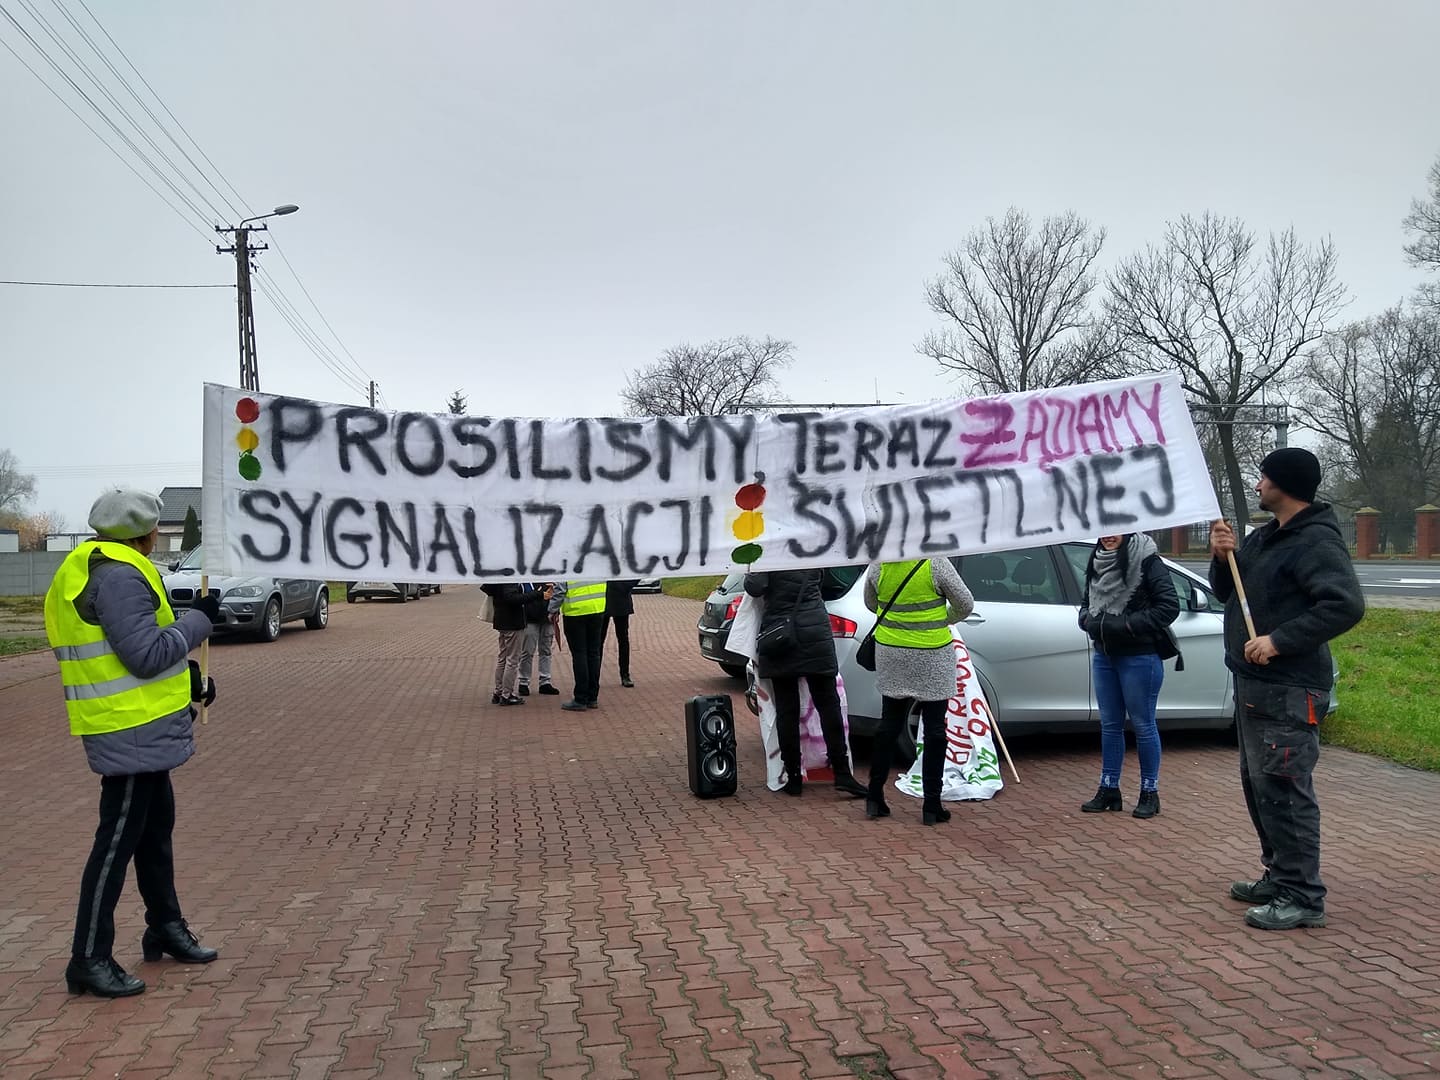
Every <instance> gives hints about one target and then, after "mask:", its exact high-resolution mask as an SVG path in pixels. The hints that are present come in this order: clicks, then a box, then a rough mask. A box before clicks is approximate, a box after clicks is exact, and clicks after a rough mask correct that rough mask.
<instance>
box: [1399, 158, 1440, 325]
mask: <svg viewBox="0 0 1440 1080" xmlns="http://www.w3.org/2000/svg"><path fill="white" fill-rule="evenodd" d="M1428 180H1429V183H1430V192H1429V194H1428V195H1426V196H1425V198H1423V199H1415V200H1414V201H1412V202H1411V203H1410V213H1409V214H1407V215H1406V216H1405V228H1406V229H1407V230H1409V232H1410V233H1411V234H1412V235H1413V236H1414V239H1413V240H1411V242H1410V243H1408V244H1406V245H1405V254H1406V255H1408V256H1409V257H1410V262H1411V264H1412V265H1414V266H1418V267H1421V268H1422V269H1425V270H1429V271H1431V272H1432V273H1436V274H1440V158H1436V159H1435V164H1433V165H1431V166H1430V174H1429V177H1428ZM1420 291H1421V295H1422V296H1423V297H1425V298H1426V299H1428V300H1429V302H1430V303H1432V304H1435V305H1436V306H1440V280H1436V281H1430V282H1427V283H1426V284H1425V285H1424V286H1422V287H1421V290H1420Z"/></svg>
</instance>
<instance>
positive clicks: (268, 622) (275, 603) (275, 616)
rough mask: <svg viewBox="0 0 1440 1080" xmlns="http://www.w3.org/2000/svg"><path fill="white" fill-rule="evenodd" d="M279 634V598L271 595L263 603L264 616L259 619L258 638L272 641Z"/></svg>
mask: <svg viewBox="0 0 1440 1080" xmlns="http://www.w3.org/2000/svg"><path fill="white" fill-rule="evenodd" d="M279 636H280V598H279V597H278V596H272V597H271V598H270V602H269V603H268V604H266V605H265V617H264V618H263V619H261V620H260V640H261V641H274V640H275V639H276V638H278V637H279Z"/></svg>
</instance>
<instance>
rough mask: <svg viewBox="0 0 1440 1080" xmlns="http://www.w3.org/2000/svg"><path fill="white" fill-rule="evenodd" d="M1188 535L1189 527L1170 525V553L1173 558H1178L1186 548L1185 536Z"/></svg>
mask: <svg viewBox="0 0 1440 1080" xmlns="http://www.w3.org/2000/svg"><path fill="white" fill-rule="evenodd" d="M1189 535H1190V529H1189V527H1187V526H1185V525H1172V526H1171V527H1170V554H1171V556H1172V557H1173V558H1176V559H1178V558H1180V557H1181V556H1183V555H1184V554H1185V551H1186V549H1187V548H1188V546H1189V545H1188V544H1187V542H1186V541H1187V538H1188V537H1189Z"/></svg>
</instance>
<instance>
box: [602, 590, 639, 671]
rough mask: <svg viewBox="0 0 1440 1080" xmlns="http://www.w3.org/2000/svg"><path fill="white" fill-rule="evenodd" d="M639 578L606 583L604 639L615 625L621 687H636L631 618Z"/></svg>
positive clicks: (633, 612)
mask: <svg viewBox="0 0 1440 1080" xmlns="http://www.w3.org/2000/svg"><path fill="white" fill-rule="evenodd" d="M639 584H640V579H639V578H634V579H633V580H629V581H607V582H606V583H605V629H604V631H603V632H602V634H601V637H602V640H603V638H604V637H605V636H606V635H608V634H609V633H610V624H611V623H612V622H613V623H614V624H615V644H616V647H617V649H618V651H619V657H618V659H619V661H620V685H621V686H634V685H635V682H634V680H632V679H631V678H630V616H631V615H634V614H635V597H634V596H633V593H634V592H635V586H636V585H639Z"/></svg>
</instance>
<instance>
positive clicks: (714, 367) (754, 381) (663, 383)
mask: <svg viewBox="0 0 1440 1080" xmlns="http://www.w3.org/2000/svg"><path fill="white" fill-rule="evenodd" d="M794 352H795V347H794V345H792V344H791V343H790V342H788V341H780V340H777V339H776V338H772V337H767V338H765V339H764V340H762V341H754V340H752V339H751V338H748V337H733V338H721V339H720V340H719V341H707V342H705V343H704V344H703V345H689V344H685V345H677V346H675V347H674V348H673V349H666V350H665V352H664V353H663V354H662V355H661V357H660V359H659V360H657V361H656V362H655V363H653V364H651V365H650V366H649V367H645V368H641V369H640V370H638V371H634V372H631V373H630V376H629V377H628V378H627V380H626V382H625V389H624V390H622V391H621V392H620V399H621V400H622V401H623V402H624V403H625V408H626V409H627V410H628V411H629V412H630V413H631V414H632V415H634V416H718V415H721V414H724V413H736V412H745V411H746V410H748V409H753V408H755V407H756V406H759V405H763V404H766V403H770V402H774V401H775V400H776V399H777V397H778V391H779V386H780V383H779V374H780V371H781V370H782V369H783V368H785V367H786V366H787V365H789V364H790V362H791V361H792V360H793V359H794Z"/></svg>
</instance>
